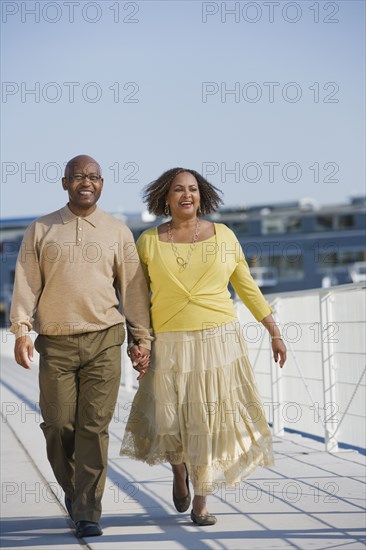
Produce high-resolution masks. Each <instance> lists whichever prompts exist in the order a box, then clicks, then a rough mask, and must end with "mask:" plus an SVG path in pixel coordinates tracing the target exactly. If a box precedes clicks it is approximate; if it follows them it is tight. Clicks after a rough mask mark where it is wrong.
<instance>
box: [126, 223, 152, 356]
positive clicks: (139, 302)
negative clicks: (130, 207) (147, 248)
mask: <svg viewBox="0 0 366 550" xmlns="http://www.w3.org/2000/svg"><path fill="white" fill-rule="evenodd" d="M121 248H122V254H119V258H118V266H117V272H118V275H117V282H118V288H119V291H120V294H121V299H122V309H123V313H124V315H125V317H126V324H127V330H128V333H129V340H130V341H132V340H135V341H138V342H139V344H140V345H141V346H143V347H144V348H147V349H151V342H152V340H153V336H152V329H151V323H150V300H149V291H148V287H147V284H146V280H145V276H144V272H143V269H142V266H141V263H140V260H139V256H138V253H137V249H136V244H135V241H134V238H133V235H132V233H131V231H130V230H129V229H128V228H127V227H125V229H124V233H123V235H122V247H121Z"/></svg>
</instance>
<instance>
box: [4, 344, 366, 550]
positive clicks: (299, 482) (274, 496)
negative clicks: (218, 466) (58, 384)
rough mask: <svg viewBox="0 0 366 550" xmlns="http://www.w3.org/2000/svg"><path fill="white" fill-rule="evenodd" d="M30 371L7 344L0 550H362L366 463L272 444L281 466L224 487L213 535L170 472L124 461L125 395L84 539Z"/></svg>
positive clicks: (348, 455) (214, 504)
mask: <svg viewBox="0 0 366 550" xmlns="http://www.w3.org/2000/svg"><path fill="white" fill-rule="evenodd" d="M34 363H35V364H34V366H33V368H32V370H31V371H25V370H23V369H22V368H21V367H19V366H18V365H16V364H15V362H14V361H13V360H12V358H11V357H10V354H9V351H8V345H4V346H3V354H2V365H1V402H2V420H1V518H2V520H1V547H2V548H7V549H10V548H11V549H12V550H16V549H18V548H22V549H24V548H26V549H29V550H35V549H37V550H39V549H43V548H52V549H53V550H58V549H60V550H74V549H80V548H81V547H83V548H90V549H92V550H94V549H95V550H112V549H113V550H114V549H115V550H123V549H128V550H134V549H136V550H137V549H138V550H141V549H142V548H143V549H144V550H149V549H159V550H164V549H169V550H175V549H192V550H196V549H197V550H209V549H212V550H223V549H230V550H231V549H233V550H234V549H239V548H240V549H242V548H245V549H250V550H257V549H264V548H266V549H268V548H271V549H288V548H295V549H304V550H318V549H328V548H329V549H330V548H332V549H336V548H337V549H342V550H357V549H361V548H363V549H364V548H365V507H364V506H365V457H364V456H362V455H360V454H359V453H357V452H353V451H343V452H340V453H338V454H337V455H330V454H328V453H325V452H324V451H323V445H321V444H320V443H317V442H314V441H312V440H310V439H307V438H302V437H301V436H298V435H291V436H290V435H286V437H285V438H284V439H276V440H275V442H274V448H275V456H276V465H275V467H273V468H271V469H268V470H264V469H260V468H259V469H257V470H256V471H255V473H254V474H253V475H252V476H251V477H250V478H249V479H248V480H247V481H246V482H243V483H241V484H240V486H238V488H237V490H236V491H234V490H233V489H230V488H228V489H226V488H225V486H224V485H222V486H218V489H217V492H216V493H215V495H214V496H212V497H211V498H210V500H209V508H210V510H211V511H212V512H213V513H215V514H216V515H217V516H218V523H217V524H216V525H215V526H211V527H197V526H195V525H193V523H192V522H191V520H190V518H189V514H178V513H177V512H176V510H175V508H174V507H173V503H172V499H171V492H172V487H171V483H172V479H171V477H172V476H171V473H170V468H169V467H168V466H165V465H161V466H154V467H149V466H147V465H145V464H141V463H139V462H136V461H133V460H129V459H126V458H122V457H120V456H119V447H120V442H121V438H122V435H123V430H124V426H125V421H126V417H127V416H128V412H129V406H130V403H131V400H132V394H129V393H127V392H126V391H125V390H124V389H123V388H121V391H120V396H119V401H118V405H117V407H116V412H115V416H114V418H113V420H112V423H111V429H110V451H109V456H110V460H109V472H108V479H107V484H106V489H105V494H104V499H103V516H102V522H101V523H102V527H103V530H104V534H103V536H102V537H95V538H88V539H85V540H78V539H76V538H75V537H74V534H73V533H74V530H73V525H72V522H71V521H70V520H69V519H68V517H67V514H66V512H65V509H64V507H63V504H62V503H63V492H62V490H61V489H60V487H59V486H58V485H57V483H56V482H55V480H54V477H53V474H52V471H51V469H50V466H49V464H48V461H47V457H46V452H45V442H44V437H43V434H42V431H41V429H40V428H39V423H40V415H39V411H38V408H37V402H38V367H37V361H36V360H35V362H34Z"/></svg>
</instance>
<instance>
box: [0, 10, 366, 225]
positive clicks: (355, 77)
mask: <svg viewBox="0 0 366 550" xmlns="http://www.w3.org/2000/svg"><path fill="white" fill-rule="evenodd" d="M1 8H2V80H3V88H2V98H1V111H2V113H1V114H2V148H1V153H2V183H1V198H2V207H1V216H2V217H13V216H27V215H29V216H32V215H41V214H44V213H47V212H49V211H52V210H55V209H57V208H59V207H61V206H63V205H64V204H65V203H66V200H67V197H66V195H65V193H64V191H62V189H61V183H60V177H61V170H62V168H63V166H64V164H65V163H66V161H67V160H68V159H70V158H71V157H73V156H75V155H77V154H81V153H86V154H89V155H91V156H93V157H95V158H96V159H97V160H98V161H99V163H100V164H101V166H102V169H103V174H104V178H105V187H104V190H103V195H102V197H101V199H100V203H99V204H100V206H101V207H102V208H104V209H105V210H107V211H117V210H120V211H124V212H131V211H140V210H141V209H143V206H142V203H141V189H142V187H143V186H144V185H145V184H146V183H148V182H149V181H151V180H153V179H155V178H156V177H158V176H159V175H160V174H161V172H163V171H164V170H166V169H168V168H171V167H173V166H185V167H189V168H194V169H196V170H198V171H200V172H202V173H204V175H208V174H209V173H210V176H209V180H210V181H212V183H214V184H215V185H217V186H218V187H220V188H221V189H222V190H223V191H224V199H225V203H226V205H227V206H233V205H252V204H261V203H264V202H265V203H268V202H273V203H276V202H280V201H292V200H298V199H300V198H302V197H313V198H314V199H316V200H317V201H318V202H319V203H320V204H328V203H340V202H347V201H348V200H349V198H350V196H352V195H360V194H363V193H364V191H365V172H364V168H365V149H366V147H365V123H364V120H365V108H364V96H365V69H364V67H365V31H364V28H365V3H364V2H363V1H352V0H350V1H337V2H323V1H320V2H314V1H311V2H307V1H302V0H301V1H298V2H261V1H257V2H226V3H225V2H224V3H222V2H201V1H154V0H151V1H150V0H148V1H136V2H118V1H116V0H115V1H112V0H111V1H109V0H104V1H99V2H89V1H78V2H76V1H75V2H68V1H66V0H65V1H59V2H55V1H54V2H51V1H49V2H48V1H41V2H11V1H9V2H5V1H3V2H1ZM230 10H234V11H235V13H229V11H230ZM93 21H94V22H93ZM32 89H33V90H35V93H31V92H30V90H32ZM229 90H232V91H233V93H231V94H230V93H227V92H228V91H229ZM32 169H33V170H35V173H31V172H29V171H31V170H32ZM234 169H236V172H235V173H229V172H226V171H227V170H234ZM296 180H298V181H296ZM337 180H338V181H337Z"/></svg>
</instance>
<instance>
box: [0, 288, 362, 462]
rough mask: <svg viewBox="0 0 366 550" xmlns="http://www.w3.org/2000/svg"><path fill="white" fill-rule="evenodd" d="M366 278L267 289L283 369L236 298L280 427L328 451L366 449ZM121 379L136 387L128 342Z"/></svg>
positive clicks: (5, 341) (8, 344) (279, 432)
mask: <svg viewBox="0 0 366 550" xmlns="http://www.w3.org/2000/svg"><path fill="white" fill-rule="evenodd" d="M365 290H366V288H365V283H355V284H350V285H339V286H336V287H332V288H326V289H315V290H304V291H299V292H289V293H281V294H278V295H267V296H266V299H267V300H268V302H269V303H270V304H271V306H272V308H273V315H274V318H275V320H276V322H278V323H279V325H280V328H281V331H282V334H283V337H284V340H285V342H286V345H287V349H288V359H287V363H286V365H285V367H284V369H283V370H282V371H281V370H280V369H279V368H278V367H277V366H276V364H275V363H274V361H273V358H272V351H271V346H270V340H269V337H268V334H267V331H265V329H264V328H263V326H262V325H261V324H260V323H257V322H256V321H255V319H254V318H253V317H252V315H251V314H250V312H249V311H248V310H247V309H246V307H245V306H243V305H242V303H241V302H236V307H237V311H238V317H239V321H240V323H241V328H242V333H243V336H244V337H245V339H246V341H247V345H248V351H249V356H250V359H251V363H252V367H253V370H254V374H255V377H256V380H257V384H258V388H259V391H260V393H261V396H262V401H263V405H264V408H265V411H266V416H267V418H268V420H269V422H271V423H272V427H273V433H274V435H276V436H283V434H284V430H285V429H286V428H287V429H293V430H297V431H300V432H304V433H308V434H312V435H315V436H319V437H322V438H324V440H325V448H326V450H327V451H329V452H334V451H336V450H337V449H338V442H341V443H345V444H348V445H351V446H355V447H361V448H363V449H364V448H365V447H366V442H365V434H366V426H365V403H366V396H365V370H366V367H365V357H366V345H365V332H366V330H365V329H366V292H365ZM1 340H2V342H1V348H2V349H1V354H2V355H7V356H12V355H13V347H14V335H12V334H10V333H9V332H8V331H6V330H5V329H4V330H3V331H2V335H1ZM122 352H123V353H122V384H123V385H124V386H125V387H126V389H127V390H130V391H133V390H134V389H135V388H137V382H136V378H137V373H136V371H134V370H133V369H132V366H131V362H130V360H129V358H128V356H127V353H126V344H124V345H123V346H122Z"/></svg>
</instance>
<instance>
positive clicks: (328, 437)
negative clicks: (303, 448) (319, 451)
mask: <svg viewBox="0 0 366 550" xmlns="http://www.w3.org/2000/svg"><path fill="white" fill-rule="evenodd" d="M319 296H320V335H321V357H322V369H323V404H324V409H323V410H324V440H325V450H326V451H327V452H329V453H332V452H337V451H338V440H337V437H336V435H335V432H336V430H337V422H338V419H337V418H335V417H334V414H333V411H334V410H337V408H336V407H335V405H336V398H337V396H336V374H335V369H336V365H335V363H334V357H335V355H334V345H333V340H332V338H331V337H330V336H329V334H328V326H329V323H331V322H332V319H333V315H332V302H333V300H334V297H333V295H332V291H328V292H327V293H326V294H323V295H322V293H320V295H319Z"/></svg>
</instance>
